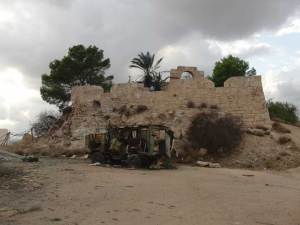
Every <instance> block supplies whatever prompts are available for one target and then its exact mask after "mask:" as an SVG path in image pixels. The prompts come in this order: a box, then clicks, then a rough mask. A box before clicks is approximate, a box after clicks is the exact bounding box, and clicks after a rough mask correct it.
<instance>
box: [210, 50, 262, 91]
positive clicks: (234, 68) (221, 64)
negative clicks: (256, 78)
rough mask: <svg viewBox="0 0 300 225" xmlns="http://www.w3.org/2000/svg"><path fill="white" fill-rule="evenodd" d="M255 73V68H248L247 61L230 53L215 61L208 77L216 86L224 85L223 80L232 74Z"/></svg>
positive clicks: (245, 74)
mask: <svg viewBox="0 0 300 225" xmlns="http://www.w3.org/2000/svg"><path fill="white" fill-rule="evenodd" d="M247 75H248V76H252V75H256V70H255V69H254V68H253V67H252V68H251V69H250V70H249V63H248V62H246V61H244V60H242V59H240V58H238V57H234V56H232V55H229V56H227V57H225V58H222V59H221V60H220V61H218V62H216V64H215V68H214V70H213V75H212V77H210V79H211V80H212V81H213V82H214V83H215V86H216V87H222V86H224V82H225V81H226V80H227V79H228V78H230V77H233V76H247Z"/></svg>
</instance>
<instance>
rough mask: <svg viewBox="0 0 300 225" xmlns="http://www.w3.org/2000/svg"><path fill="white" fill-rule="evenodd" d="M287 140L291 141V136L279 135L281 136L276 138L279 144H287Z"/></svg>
mask: <svg viewBox="0 0 300 225" xmlns="http://www.w3.org/2000/svg"><path fill="white" fill-rule="evenodd" d="M289 142H291V138H290V137H288V136H281V137H279V138H278V143H279V144H280V145H284V144H287V143H289Z"/></svg>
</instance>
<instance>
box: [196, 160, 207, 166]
mask: <svg viewBox="0 0 300 225" xmlns="http://www.w3.org/2000/svg"><path fill="white" fill-rule="evenodd" d="M196 165H197V166H200V167H208V166H209V162H203V161H197V162H196Z"/></svg>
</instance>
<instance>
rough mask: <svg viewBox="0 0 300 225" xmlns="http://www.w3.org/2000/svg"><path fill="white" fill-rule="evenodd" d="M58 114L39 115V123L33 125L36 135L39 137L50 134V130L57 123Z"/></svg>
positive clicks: (46, 112) (43, 113) (47, 112)
mask: <svg viewBox="0 0 300 225" xmlns="http://www.w3.org/2000/svg"><path fill="white" fill-rule="evenodd" d="M57 120H58V115H57V113H54V112H50V111H45V112H41V113H40V114H39V115H38V118H37V121H36V122H34V123H33V124H32V129H33V131H34V134H35V135H36V136H38V137H40V136H44V135H47V134H48V131H49V130H50V128H52V127H53V125H54V124H55V123H56V122H57Z"/></svg>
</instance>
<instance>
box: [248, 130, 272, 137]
mask: <svg viewBox="0 0 300 225" xmlns="http://www.w3.org/2000/svg"><path fill="white" fill-rule="evenodd" d="M247 133H248V134H252V135H255V136H259V137H263V136H265V135H268V134H270V132H269V131H266V130H262V129H257V128H248V129H247Z"/></svg>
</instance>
